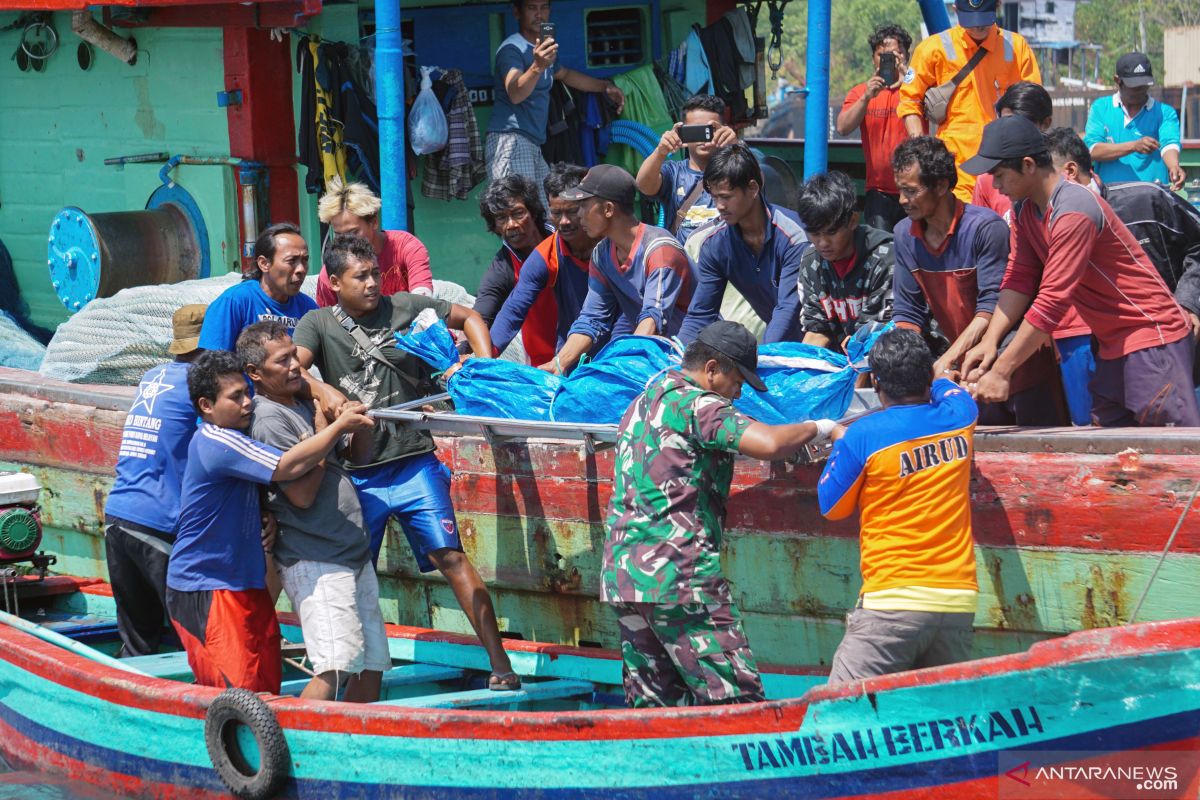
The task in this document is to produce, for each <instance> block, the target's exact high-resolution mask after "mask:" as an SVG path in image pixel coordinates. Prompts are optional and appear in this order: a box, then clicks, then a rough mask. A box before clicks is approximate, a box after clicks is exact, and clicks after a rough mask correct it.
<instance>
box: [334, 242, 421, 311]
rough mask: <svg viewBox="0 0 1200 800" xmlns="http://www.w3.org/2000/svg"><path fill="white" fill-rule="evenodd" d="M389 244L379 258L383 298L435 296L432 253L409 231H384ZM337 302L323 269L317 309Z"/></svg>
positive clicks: (384, 247)
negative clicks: (430, 255)
mask: <svg viewBox="0 0 1200 800" xmlns="http://www.w3.org/2000/svg"><path fill="white" fill-rule="evenodd" d="M383 235H384V236H386V237H387V242H386V243H384V245H383V252H381V253H380V254H379V273H380V278H381V285H380V287H379V293H380V294H382V295H383V296H384V297H387V296H388V295H393V294H395V293H396V292H413V293H414V294H423V295H426V296H428V297H432V296H433V273H432V272H431V271H430V269H429V251H428V250H426V249H425V245H423V244H421V240H420V239H418V238H417V237H415V236H413V235H412V234H411V233H409V232H408V231H384V232H383ZM336 302H337V295H335V294H334V293H333V289H331V288H330V287H329V275H328V273H326V272H325V266H324V265H322V266H321V275H320V277H318V278H317V305H319V306H321V307H322V308H324V307H326V306H331V305H333V304H334V303H336Z"/></svg>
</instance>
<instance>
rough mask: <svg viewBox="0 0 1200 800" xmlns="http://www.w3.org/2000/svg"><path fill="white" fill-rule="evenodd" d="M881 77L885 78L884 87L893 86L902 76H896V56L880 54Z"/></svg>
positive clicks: (893, 54)
mask: <svg viewBox="0 0 1200 800" xmlns="http://www.w3.org/2000/svg"><path fill="white" fill-rule="evenodd" d="M879 77H881V78H883V85H884V86H891V85H892V84H893V83H895V82H896V79H897V78H899V77H900V76H899V75H897V74H896V54H895V53H880V54H879Z"/></svg>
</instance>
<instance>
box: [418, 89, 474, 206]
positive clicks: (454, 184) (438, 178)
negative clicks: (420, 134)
mask: <svg viewBox="0 0 1200 800" xmlns="http://www.w3.org/2000/svg"><path fill="white" fill-rule="evenodd" d="M439 85H440V87H441V89H442V91H441V92H439V91H438V90H439ZM433 88H434V92H435V93H436V94H438V95H439V98H444V104H443V108H447V104H448V110H447V111H446V124H447V126H448V128H449V130H450V137H449V139H448V141H447V142H446V146H445V148H443V149H442V150H439V151H438V152H436V153H433V154H431V155H430V156H429V157H428V158H426V159H425V176H424V178H422V180H421V193H422V194H424V195H425V196H426V197H432V198H433V199H435V200H449V199H451V198H454V199H456V200H465V199H466V198H467V195H469V194H470V193H471V190H472V189H474V188H475V187H476V186H478V185H479V184H480V183H482V182H483V179H484V178H486V177H487V163H486V162H485V160H484V152H483V137H482V136H480V134H479V123H478V121H477V120H476V119H475V109H474V108H472V107H471V98H470V94H469V93H468V92H467V87H466V84H464V83H463V77H462V71H461V70H457V69H452V70H448V71H447V72H446V73H445V74H443V75H442V77H441V78H439V79H438V80H437V81H435V82H434V87H433Z"/></svg>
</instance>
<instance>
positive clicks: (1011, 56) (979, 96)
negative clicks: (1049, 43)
mask: <svg viewBox="0 0 1200 800" xmlns="http://www.w3.org/2000/svg"><path fill="white" fill-rule="evenodd" d="M980 46H982V47H985V48H987V55H986V56H984V57H983V60H982V61H980V62H979V64H977V65H976V67H975V69H974V70H972V72H971V74H970V75H968V76H967V77H966V78H965V79H964V80H963V82H962V83H960V84H959V85H958V89H957V90H955V92H954V96H953V97H952V98H951V99H950V105H949V107H948V108H947V109H946V120H945V122H943V123H942V124H941V125H939V126H938V130H937V136H938V138H939V139H941V140H942V141H943V142H945V143H946V147H948V148H949V149H950V152H952V153H953V154H954V161H955V163H957V164H962V163H963V162H964V161H966V160H967V159H968V158H971V157H972V156H973V155H975V153H976V152H977V151H978V150H979V141H980V139H981V138H982V137H983V126H984V125H986V124H988V123H989V122H991V121H992V120H994V119H995V118H996V108H995V107H996V101H997V100H999V99H1000V96H1001V95H1003V94H1004V92H1005V90H1006V89H1008V87H1009V86H1011V85H1013V84H1014V83H1016V82H1018V81H1033V82H1034V83H1041V82H1042V73H1041V70H1039V69H1038V64H1037V58H1036V57H1035V56H1034V54H1033V51H1032V50H1031V49H1030V48H1029V43H1028V42H1026V41H1025V38H1024V37H1023V36H1021V34H1019V33H1013V32H1012V31H1006V30H1004V29H1002V28H1001V27H1000V26H999V25H994V26H992V30H991V33H989V34H988V37H987V38H986V39H984V40H983V42H982V43H978V42H976V41H975V40H974V39H972V38H971V37H970V36H969V35H967V32H966V30H965V29H963V27H962V26H961V25H955V26H954V27H953V28H951V29H950V30H948V31H943V32H942V33H939V34H935V35H933V36H930V37H929V38H928V39H926V40H925V41H923V42H921V43H920V44H919V45H917V49H916V50H914V51H913V55H912V61H911V62H910V66H909V70H908V74H906V75H905V76H904V82H903V83H902V84H901V86H900V104H899V105H898V106H897V108H896V113H897V114H898V115H899V116H900V118H901V119H903V118H904V117H906V116H909V115H910V114H916V115H918V116H924V108H923V107H922V100H923V99H924V97H925V91H926V90H927V89H930V88H932V87H934V86H938V85H940V84H943V83H945V82H946V81H948V80H950V79H951V78H953V77H954V75H955V74H956V73H957V72H958V71H959V70H960V69H962V68H963V67H964V66H965V65H966V63H967V62H968V61H970V60H971V56H973V55H975V51H976V50H977V49H978V48H979V47H980ZM974 186H975V178H974V177H973V176H971V175H967V174H966V173H964V172H963V171H962V170H959V172H958V185H957V186H955V188H954V193H955V194H956V195H957V196H958V197H959V198H960V199H962V200H963V201H964V202H967V203H969V202H971V190H972V189H973V188H974Z"/></svg>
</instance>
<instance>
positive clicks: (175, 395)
mask: <svg viewBox="0 0 1200 800" xmlns="http://www.w3.org/2000/svg"><path fill="white" fill-rule="evenodd" d="M190 368H191V365H190V364H185V363H183V362H182V361H172V362H171V363H170V364H163V365H161V366H158V367H155V368H154V369H152V370H149V371H148V372H147V373H146V374H145V375H143V376H142V381H141V383H139V384H138V393H137V397H135V398H134V399H133V405H132V406H130V408H129V414H127V415H126V417H125V430H124V432H123V433H122V434H121V451H120V453H119V454H118V455H117V479H116V480H115V481H113V488H112V491H111V492H109V493H108V502H107V503H106V504H105V505H104V513H105V514H106V515H110V516H113V517H120V518H121V519H123V520H128V521H129V522H133V523H136V524H138V525H142V526H145V527H147V528H150V529H151V530H155V531H161V532H162V533H163V534H164V535H166V536H170V535H171V532H172V531H173V530H175V521H176V520H177V519H178V518H179V486H180V483H181V482H182V481H183V469H184V466H185V465H186V464H187V454H188V444H190V443H191V441H192V434H194V433H195V432H196V409H195V408H194V407H193V406H192V400H191V397H190V396H189V395H188V385H187V376H188V370H189V369H190Z"/></svg>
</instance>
